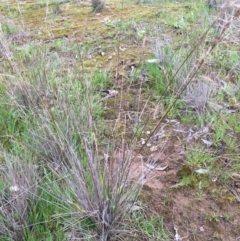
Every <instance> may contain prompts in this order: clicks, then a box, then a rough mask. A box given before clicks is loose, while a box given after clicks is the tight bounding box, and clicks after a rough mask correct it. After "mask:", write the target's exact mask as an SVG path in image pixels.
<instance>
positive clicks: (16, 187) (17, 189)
mask: <svg viewBox="0 0 240 241" xmlns="http://www.w3.org/2000/svg"><path fill="white" fill-rule="evenodd" d="M9 190H10V192H18V191H19V190H20V189H19V187H18V186H16V185H15V186H11V187H10V188H9Z"/></svg>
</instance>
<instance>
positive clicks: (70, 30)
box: [0, 0, 240, 241]
mask: <svg viewBox="0 0 240 241" xmlns="http://www.w3.org/2000/svg"><path fill="white" fill-rule="evenodd" d="M10 2H11V1H8V3H6V4H5V3H1V5H0V10H1V13H2V14H3V15H2V16H1V18H6V17H7V16H6V12H7V11H11V13H12V14H13V15H15V18H16V19H19V20H20V22H19V26H18V24H17V22H16V21H15V22H14V23H12V27H13V28H16V29H17V28H19V29H20V30H19V29H18V31H16V34H14V33H13V34H12V35H11V41H14V42H15V44H17V45H18V46H19V49H22V50H23V51H25V50H26V51H28V50H29V48H30V47H29V46H30V45H31V42H39V44H43V43H44V44H47V46H49V48H50V51H51V52H59V53H60V54H61V58H63V59H64V61H65V63H66V71H67V70H68V66H70V65H73V66H75V67H76V68H82V66H84V70H85V71H87V72H89V71H90V72H91V71H96V70H101V69H104V70H106V71H108V73H109V75H110V76H111V78H112V81H111V87H114V89H117V90H118V91H119V94H118V95H117V96H115V97H113V98H109V99H106V100H103V101H104V106H105V114H104V115H105V120H106V123H108V125H109V128H112V129H113V130H114V131H115V133H116V138H117V134H119V136H120V135H121V133H122V132H124V133H125V135H126V138H129V139H130V138H131V136H132V132H133V127H134V123H131V121H130V119H129V116H128V115H129V114H130V116H134V117H135V118H140V117H141V120H142V121H144V122H145V123H147V124H146V127H145V129H144V134H143V135H142V136H141V138H145V139H147V138H148V135H149V134H148V131H149V132H150V131H151V130H152V128H153V127H154V126H155V125H156V124H157V123H158V120H159V118H158V114H156V112H157V110H156V105H157V103H156V101H155V100H154V98H153V99H152V98H149V92H151V90H149V89H148V90H144V87H142V83H143V82H144V80H143V79H144V78H145V76H144V74H140V75H138V77H137V78H139V81H135V82H134V83H131V82H129V81H128V79H129V76H130V75H131V71H132V69H133V68H136V67H138V66H140V65H141V64H142V63H143V61H144V60H145V59H148V58H152V46H153V43H154V41H155V40H154V38H155V37H156V36H160V37H164V36H165V37H166V38H169V41H172V42H174V41H176V40H178V39H179V38H180V37H179V33H178V29H174V28H170V27H169V26H168V25H167V24H166V23H165V22H164V20H161V18H160V17H159V16H161V14H166V13H168V12H169V13H173V14H180V13H182V12H183V11H185V12H186V13H188V11H190V10H189V5H186V4H177V3H171V4H169V3H168V4H160V5H159V4H158V5H135V4H133V3H132V2H127V3H125V2H124V3H123V4H121V3H117V1H111V2H107V4H106V11H105V12H103V13H98V14H93V13H91V8H90V4H89V3H88V2H86V1H76V2H74V1H65V2H64V1H63V3H62V4H60V5H54V4H49V5H47V6H46V5H45V4H40V3H38V4H36V3H35V1H30V0H29V1H22V2H18V3H16V1H12V3H10ZM5 20H6V19H5ZM120 20H121V21H122V22H123V23H122V24H119V21H120ZM9 21H10V20H9ZM22 23H23V25H24V30H21V26H22ZM56 41H59V44H60V45H61V48H60V47H59V48H58V46H57V45H56ZM53 43H54V45H53ZM64 46H65V50H64ZM71 47H72V49H70V48H71ZM74 48H75V49H74ZM60 49H61V50H60ZM79 49H81V50H82V56H81V57H82V59H79V58H76V54H77V52H78V50H79ZM29 51H30V50H29ZM29 64H33V63H29ZM61 73H62V72H61ZM141 75H142V76H141ZM142 88H143V91H142ZM140 89H141V91H142V92H141V96H140V95H139V90H140ZM139 116H140V117H139ZM137 121H138V120H137ZM205 127H207V124H206V125H205ZM191 128H192V126H187V125H183V124H181V123H180V122H179V121H178V120H176V119H173V120H171V119H166V120H164V121H163V123H162V124H161V125H160V126H159V127H158V129H157V132H156V133H155V136H158V137H156V138H155V139H154V138H152V140H151V141H150V145H148V146H145V147H144V148H143V150H142V151H141V152H140V153H139V152H138V151H137V150H138V149H139V148H140V144H141V142H142V141H143V140H141V138H139V146H136V153H137V158H136V160H135V161H134V163H133V166H132V171H131V175H132V176H133V177H135V176H136V175H137V174H138V173H140V172H142V170H143V169H144V170H145V172H147V171H148V172H149V171H150V169H151V168H152V167H153V170H151V172H150V179H147V180H146V181H145V180H143V182H144V186H143V191H142V193H141V195H140V199H141V201H142V202H143V203H144V204H147V206H148V207H149V208H150V209H152V210H154V211H155V212H157V213H158V214H159V215H160V216H162V217H163V218H164V224H165V225H166V228H167V230H168V231H169V232H170V233H172V234H175V233H176V229H177V230H178V233H179V235H180V236H181V237H182V240H209V241H210V240H225V241H234V240H240V206H239V201H240V199H239V196H240V175H239V174H237V173H235V175H234V176H233V178H232V181H230V182H227V183H225V182H222V181H219V179H218V177H219V176H220V175H221V173H219V170H225V169H227V168H228V166H229V165H232V162H231V158H228V157H229V155H230V154H231V153H230V152H227V150H224V152H223V153H221V155H217V157H216V156H215V157H213V159H212V161H213V162H214V163H217V165H218V167H220V168H219V169H218V173H213V174H212V175H211V176H207V177H206V176H204V174H199V175H196V176H194V175H193V176H194V177H195V180H193V181H192V183H191V184H190V185H186V186H185V185H180V184H179V183H180V180H181V179H182V178H183V177H185V176H191V175H192V174H193V173H194V172H195V171H196V169H194V165H188V163H189V159H191V157H186V155H185V153H186V150H189V149H191V146H192V145H195V144H196V143H198V142H200V141H201V138H204V133H203V134H201V135H200V136H198V137H197V138H192V136H194V134H196V133H197V132H198V131H199V129H197V128H196V129H194V128H193V129H191ZM208 128H209V129H211V128H212V126H209V127H208ZM210 131H211V130H210ZM219 149H221V146H216V147H214V148H213V150H212V153H216V152H218V151H219ZM230 151H231V150H230ZM238 151H239V150H238ZM187 158H188V161H187ZM150 159H152V160H153V161H154V164H152V166H146V162H147V161H149V160H150ZM154 168H155V169H154ZM158 168H159V169H160V168H163V169H164V170H159V169H158ZM201 185H202V186H201ZM173 238H174V237H173ZM179 240H180V239H179Z"/></svg>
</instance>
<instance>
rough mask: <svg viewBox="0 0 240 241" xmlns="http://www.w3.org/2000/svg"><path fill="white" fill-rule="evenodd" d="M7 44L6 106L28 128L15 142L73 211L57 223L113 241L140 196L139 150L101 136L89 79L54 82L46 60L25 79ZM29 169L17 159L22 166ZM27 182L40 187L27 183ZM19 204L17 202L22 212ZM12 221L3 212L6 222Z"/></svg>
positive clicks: (95, 96)
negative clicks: (135, 168)
mask: <svg viewBox="0 0 240 241" xmlns="http://www.w3.org/2000/svg"><path fill="white" fill-rule="evenodd" d="M1 40H2V46H4V48H8V49H9V51H11V53H12V57H11V58H10V59H9V58H8V56H6V55H5V56H4V57H5V61H9V64H10V66H11V67H12V68H11V69H10V73H9V74H6V75H2V76H1V78H2V79H1V81H3V82H4V83H5V84H6V87H7V89H8V91H7V93H8V96H9V97H10V100H11V101H9V102H8V104H9V106H11V107H13V108H14V109H15V111H16V113H17V118H19V120H21V121H23V122H24V123H25V124H26V126H27V127H28V128H27V130H26V131H25V132H24V133H23V134H22V135H21V136H20V137H19V139H16V143H18V144H21V146H22V148H23V149H24V148H26V150H29V152H30V153H31V155H32V156H34V157H35V158H36V159H37V160H38V161H40V162H41V164H42V165H43V166H44V167H45V169H46V170H47V171H44V172H43V171H41V175H50V176H51V178H52V179H50V180H49V182H50V181H51V180H52V182H53V183H54V184H56V185H57V188H54V185H52V188H51V186H50V185H48V186H44V185H43V186H44V190H45V192H47V193H49V195H50V196H51V197H55V198H56V200H57V201H58V200H62V204H59V205H62V207H63V208H62V210H67V211H64V212H61V213H58V214H57V213H56V215H55V216H56V217H62V218H63V220H64V221H63V222H64V223H63V226H64V230H65V232H66V235H67V234H68V233H69V230H71V233H72V235H73V236H74V237H72V238H86V237H87V236H88V237H91V238H92V239H93V240H108V239H109V238H110V237H111V236H114V234H117V233H119V232H121V225H122V224H121V223H122V221H123V219H124V217H125V216H126V215H127V214H128V212H129V211H130V209H131V207H132V206H133V205H134V201H135V200H136V197H137V196H138V193H139V191H140V189H141V183H140V182H138V181H133V180H131V179H130V178H129V172H130V165H131V162H132V156H133V150H134V148H133V147H131V146H128V144H127V143H125V141H124V140H122V146H120V147H119V146H118V147H117V146H116V145H115V144H114V141H113V140H108V139H104V138H102V137H101V125H100V124H102V123H101V121H100V120H101V102H100V101H99V100H100V95H98V94H96V91H95V89H94V86H93V85H92V82H91V78H92V77H91V76H84V75H82V74H79V75H78V74H77V75H72V73H71V75H69V76H68V77H69V78H64V79H59V78H56V80H54V78H53V75H54V74H53V72H52V70H51V68H47V66H46V65H44V64H43V63H48V61H47V60H46V59H45V56H46V55H45V54H44V53H42V63H41V64H42V66H43V68H42V69H41V68H40V69H35V70H34V71H31V69H28V67H27V66H25V67H26V69H25V70H26V72H23V71H21V66H22V64H23V63H22V62H21V59H17V58H16V57H15V55H14V50H12V49H11V47H10V46H8V45H7V41H6V40H5V39H4V36H3V35H2V36H1ZM37 54H39V53H37ZM61 64H62V65H64V63H60V65H61ZM70 72H71V71H69V73H70ZM15 74H16V76H15ZM50 76H51V78H50ZM79 76H80V77H79ZM83 76H84V77H83ZM17 77H18V78H17ZM79 78H81V79H79ZM66 79H67V81H66ZM12 139H14V136H13V137H12ZM100 143H102V144H100ZM117 150H119V151H117ZM24 162H25V160H24V159H23V160H20V159H18V162H17V164H18V165H20V163H24ZM119 163H120V165H119ZM21 175H22V174H21ZM25 178H26V182H27V183H31V182H32V183H33V184H34V181H32V179H29V178H28V176H25ZM24 180H25V179H24ZM59 180H60V181H59ZM18 182H19V181H18ZM18 185H20V186H24V185H21V184H19V183H18ZM28 188H29V187H28ZM41 188H43V187H41ZM46 188H48V190H46ZM24 190H25V189H24ZM59 190H61V191H59ZM24 193H25V192H24ZM36 198H38V197H37V195H36ZM24 201H26V200H25V199H24ZM51 202H52V201H51ZM15 205H17V204H16V203H12V206H13V208H16V209H17V206H16V207H15ZM65 207H68V208H67V209H66V208H65ZM20 208H22V206H21V207H20ZM28 208H29V209H31V207H28ZM20 211H21V210H20ZM20 211H19V212H20ZM24 211H25V209H24ZM30 211H31V210H30ZM8 215H9V214H8V213H7V212H6V211H5V212H4V213H3V219H6V220H7V219H8V217H5V216H8ZM27 215H28V214H27V212H24V214H21V216H22V217H23V218H24V219H23V218H22V219H21V225H22V226H21V227H24V226H27V225H28V224H27V222H26V220H25V219H27ZM9 218H10V217H9ZM45 221H46V222H47V221H49V220H45ZM9 222H10V223H11V225H12V226H14V225H15V220H13V219H11V218H10V220H9ZM86 222H87V223H90V224H89V225H86ZM19 225H20V224H19ZM32 225H33V226H34V224H32ZM36 225H37V224H36ZM3 226H4V227H5V226H6V224H5V223H3ZM15 230H16V229H15ZM3 233H5V231H4V229H3ZM14 233H15V231H13V234H12V235H14ZM6 235H8V233H6ZM21 235H22V234H21ZM19 236H20V235H19Z"/></svg>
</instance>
